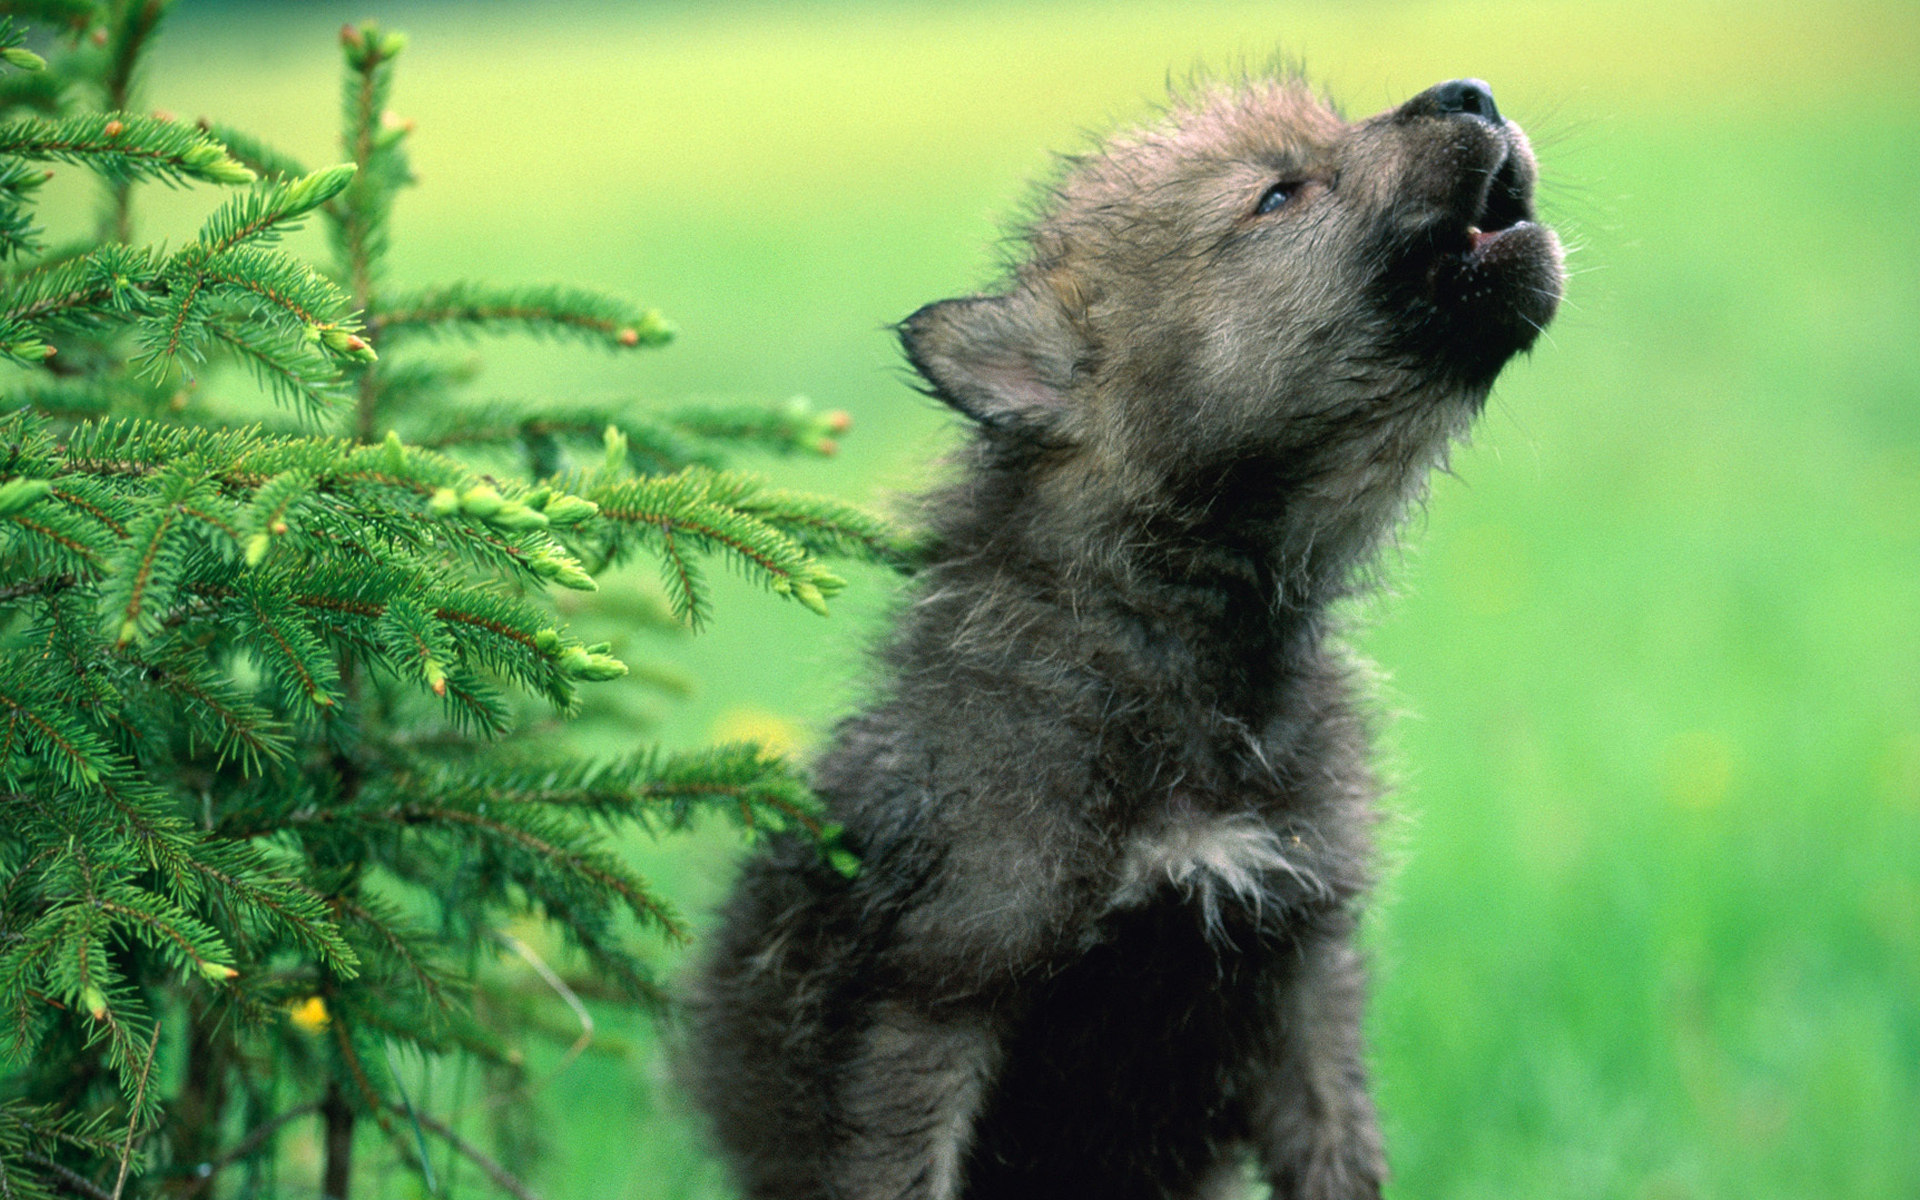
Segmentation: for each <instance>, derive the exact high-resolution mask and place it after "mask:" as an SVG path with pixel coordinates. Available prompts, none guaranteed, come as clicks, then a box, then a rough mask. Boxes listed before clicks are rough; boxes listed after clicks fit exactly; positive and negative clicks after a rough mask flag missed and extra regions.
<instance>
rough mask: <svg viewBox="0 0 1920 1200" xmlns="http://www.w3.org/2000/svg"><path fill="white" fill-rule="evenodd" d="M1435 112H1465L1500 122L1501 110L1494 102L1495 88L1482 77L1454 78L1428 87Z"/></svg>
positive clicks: (1471, 115)
mask: <svg viewBox="0 0 1920 1200" xmlns="http://www.w3.org/2000/svg"><path fill="white" fill-rule="evenodd" d="M1427 95H1428V97H1430V98H1431V99H1432V101H1433V108H1432V111H1433V112H1435V113H1465V114H1466V115H1468V116H1470V117H1479V118H1480V119H1481V120H1483V121H1491V122H1493V123H1494V124H1495V125H1498V124H1500V110H1499V108H1497V107H1495V105H1494V103H1493V89H1492V88H1490V87H1488V86H1487V85H1486V81H1485V80H1481V79H1453V80H1449V81H1447V82H1446V83H1442V84H1439V85H1438V86H1435V87H1432V88H1428V89H1427Z"/></svg>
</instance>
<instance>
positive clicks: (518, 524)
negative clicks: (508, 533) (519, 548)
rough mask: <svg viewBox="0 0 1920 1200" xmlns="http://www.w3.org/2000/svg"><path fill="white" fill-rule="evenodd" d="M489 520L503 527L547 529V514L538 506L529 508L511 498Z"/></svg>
mask: <svg viewBox="0 0 1920 1200" xmlns="http://www.w3.org/2000/svg"><path fill="white" fill-rule="evenodd" d="M487 520H488V521H489V522H490V523H492V524H494V525H498V526H499V527H500V528H502V529H513V530H523V529H545V528H546V527H547V514H545V513H543V512H541V511H540V510H539V509H537V508H528V507H527V506H526V505H524V504H522V503H520V502H519V501H518V500H509V501H507V502H506V503H505V504H502V505H501V506H500V508H499V510H498V511H497V512H495V513H494V514H493V515H492V516H490V517H488V518H487Z"/></svg>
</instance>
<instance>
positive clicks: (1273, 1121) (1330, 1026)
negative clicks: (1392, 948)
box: [1254, 934, 1387, 1200]
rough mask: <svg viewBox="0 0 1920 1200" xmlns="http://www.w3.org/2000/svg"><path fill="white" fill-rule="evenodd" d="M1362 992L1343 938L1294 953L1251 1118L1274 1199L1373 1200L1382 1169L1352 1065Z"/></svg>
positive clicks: (1357, 1055)
mask: <svg viewBox="0 0 1920 1200" xmlns="http://www.w3.org/2000/svg"><path fill="white" fill-rule="evenodd" d="M1363 991H1364V980H1363V978H1362V972H1361V968H1360V961H1359V956H1358V955H1357V954H1355V953H1354V951H1353V948H1352V947H1351V946H1349V945H1347V943H1346V938H1345V935H1344V934H1342V935H1339V936H1332V935H1327V936H1322V937H1320V938H1317V939H1316V940H1314V941H1312V942H1310V943H1309V944H1307V945H1306V946H1305V947H1304V948H1303V958H1302V960H1301V962H1300V965H1299V970H1298V973H1297V974H1296V975H1294V976H1293V978H1292V979H1290V980H1289V981H1288V983H1287V985H1286V990H1285V993H1284V994H1283V996H1282V997H1281V1000H1280V1004H1279V1005H1278V1010H1279V1011H1278V1013H1277V1014H1276V1015H1277V1016H1278V1018H1279V1026H1278V1031H1277V1032H1278V1040H1277V1046H1278V1049H1279V1053H1278V1054H1277V1055H1276V1056H1275V1059H1274V1061H1273V1062H1272V1063H1271V1064H1270V1067H1269V1070H1268V1072H1267V1075H1266V1078H1265V1081H1264V1088H1263V1095H1262V1097H1261V1102H1260V1104H1259V1107H1258V1109H1257V1112H1256V1121H1257V1124H1256V1128H1255V1131H1254V1132H1255V1137H1256V1139H1257V1146H1258V1148H1259V1150H1260V1153H1261V1157H1262V1160H1263V1164H1264V1166H1265V1167H1266V1171H1267V1178H1268V1179H1269V1180H1270V1181H1271V1182H1272V1184H1273V1195H1274V1200H1378V1197H1379V1195H1380V1187H1381V1184H1382V1183H1383V1182H1384V1181H1385V1180H1386V1174H1387V1169H1386V1159H1385V1156H1384V1154H1383V1153H1382V1151H1381V1146H1380V1130H1379V1127H1378V1126H1377V1124H1376V1123H1375V1120H1374V1113H1373V1101H1372V1099H1371V1098H1369V1097H1368V1095H1367V1089H1366V1069H1365V1067H1364V1066H1363V1065H1362V1063H1361V1045H1360V1010H1361V1002H1362V1000H1363V995H1362V993H1363Z"/></svg>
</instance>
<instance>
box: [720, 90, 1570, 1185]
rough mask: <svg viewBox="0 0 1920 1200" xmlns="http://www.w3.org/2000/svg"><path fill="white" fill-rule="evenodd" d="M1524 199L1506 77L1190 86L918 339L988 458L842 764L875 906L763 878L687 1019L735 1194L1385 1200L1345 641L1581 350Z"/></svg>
mask: <svg viewBox="0 0 1920 1200" xmlns="http://www.w3.org/2000/svg"><path fill="white" fill-rule="evenodd" d="M1534 177H1535V168H1534V159H1533V155H1532V154H1531V152H1530V151H1529V149H1528V145H1527V140H1526V138H1525V136H1524V135H1523V134H1522V133H1521V131H1520V129H1519V128H1518V127H1517V126H1515V125H1514V124H1513V123H1511V122H1509V121H1507V120H1505V119H1503V118H1502V117H1501V115H1500V112H1499V109H1498V108H1497V107H1496V106H1495V104H1494V99H1493V95H1492V92H1491V91H1490V90H1489V89H1488V87H1487V85H1485V84H1484V83H1481V82H1480V81H1478V80H1471V79H1462V80H1455V81H1452V82H1449V83H1442V84H1440V85H1438V86H1437V87H1433V88H1430V89H1428V90H1427V91H1424V92H1422V93H1420V94H1419V95H1417V96H1415V97H1414V98H1413V99H1411V100H1408V101H1407V102H1406V103H1405V104H1402V105H1400V106H1399V107H1398V108H1395V109H1392V110H1390V111H1387V112H1384V113H1381V114H1379V115H1378V116H1375V117H1372V118H1370V119H1368V120H1363V121H1359V122H1356V123H1349V122H1347V121H1346V120H1344V119H1342V118H1341V117H1340V116H1338V115H1337V114H1336V113H1334V112H1333V111H1332V110H1331V109H1329V108H1328V107H1326V106H1324V105H1323V104H1321V103H1320V102H1318V101H1317V100H1316V99H1315V98H1314V96H1313V94H1312V92H1311V91H1310V90H1309V89H1308V88H1307V87H1306V86H1305V85H1304V84H1303V83H1301V82H1300V81H1299V80H1298V79H1294V78H1277V79H1262V80H1255V81H1250V82H1244V83H1241V84H1238V85H1234V86H1225V85H1203V86H1200V87H1198V88H1196V89H1195V90H1194V91H1193V92H1192V93H1191V94H1189V95H1188V96H1186V97H1184V98H1183V99H1180V100H1177V101H1176V102H1175V103H1174V105H1173V106H1172V107H1171V109H1170V110H1169V111H1168V112H1167V113H1165V115H1164V116H1163V118H1162V119H1161V120H1159V121H1158V123H1156V124H1153V125H1151V126H1149V127H1147V128H1144V129H1141V130H1139V131H1137V132H1132V133H1127V134H1123V135H1121V136H1119V137H1116V138H1113V139H1112V140H1110V141H1109V142H1108V143H1107V144H1105V145H1104V146H1103V147H1101V148H1100V149H1098V150H1096V151H1095V152H1093V153H1090V154H1088V155H1086V156H1084V157H1082V158H1079V159H1076V160H1070V162H1069V165H1068V169H1067V171H1066V172H1065V174H1064V176H1063V178H1062V179H1061V180H1060V182H1059V183H1058V184H1057V186H1056V187H1055V188H1054V189H1053V190H1052V192H1051V195H1050V196H1049V197H1048V199H1046V200H1045V201H1044V202H1043V204H1042V205H1041V208H1040V211H1039V213H1038V215H1037V217H1036V219H1034V221H1033V222H1032V224H1031V226H1030V228H1028V229H1027V230H1026V232H1025V236H1024V240H1023V242H1022V246H1023V253H1022V255H1021V257H1020V260H1019V261H1018V262H1017V264H1016V265H1014V266H1013V267H1012V269H1011V271H1010V272H1009V274H1008V276H1007V277H1006V279H1005V280H1004V282H1003V285H1002V286H1001V288H1000V289H999V290H997V291H995V292H994V293H993V294H990V295H978V296H968V297H965V298H961V299H954V300H946V301H942V302H940V303H938V304H932V305H929V306H927V307H925V308H923V309H921V310H920V311H918V312H916V313H914V314H913V315H912V316H911V317H909V318H907V320H906V321H905V322H903V323H902V325H901V326H900V338H901V341H902V343H903V344H904V346H905V349H906V354H907V357H908V359H909V360H910V361H911V362H912V364H913V366H914V368H915V369H916V370H917V371H918V372H919V374H920V376H921V377H922V378H923V379H924V381H925V387H926V389H927V391H928V392H929V393H930V394H932V395H934V396H937V397H938V398H939V399H940V400H942V401H944V402H946V403H947V404H949V405H951V406H952V407H953V408H954V409H956V410H958V411H959V412H960V413H961V414H963V415H964V416H965V417H967V418H969V419H970V422H971V434H970V438H969V441H968V443H967V445H966V446H965V448H964V450H963V451H962V453H961V461H960V464H959V467H958V470H957V472H956V478H955V479H954V481H953V482H952V483H951V484H950V485H948V486H946V487H945V488H944V489H943V490H939V491H936V492H934V493H933V494H932V495H930V496H929V497H927V498H926V499H925V501H924V510H923V518H924V520H925V522H926V523H927V525H928V527H929V530H930V542H929V545H930V547H931V548H930V550H929V557H928V560H927V562H926V565H925V567H924V569H922V570H921V571H920V572H919V573H918V575H917V576H916V577H915V579H914V581H913V584H912V589H911V594H910V602H909V603H908V604H907V605H906V606H905V607H904V608H903V611H902V612H901V613H900V615H899V619H898V622H897V627H896V629H895V630H894V632H893V634H892V636H891V638H890V640H889V641H888V642H887V643H886V645H885V647H884V650H883V657H884V663H885V670H884V672H883V674H882V677H881V678H880V680H879V681H878V683H877V685H876V689H875V698H874V699H873V701H872V703H871V705H870V706H869V707H868V708H867V709H866V710H865V711H863V712H861V713H859V714H858V715H857V716H854V717H852V718H851V719H849V720H847V721H846V722H845V723H843V724H842V725H841V726H840V727H839V730H838V732H837V734H836V735H835V737H834V740H833V743H832V746H831V748H830V749H828V750H827V751H826V753H825V755H824V757H822V758H821V759H820V761H819V763H818V766H817V771H816V784H817V787H818V790H819V793H820V795H821V796H822V797H824V798H825V800H826V802H827V804H828V805H829V806H830V809H831V811H832V813H833V816H834V819H835V820H837V821H839V822H841V823H843V824H844V825H845V827H846V830H847V837H848V839H849V842H850V844H851V846H852V847H853V848H854V849H855V851H856V852H857V853H858V854H859V855H860V857H861V858H862V860H863V864H864V865H863V868H862V870H861V871H860V872H859V874H858V875H857V877H854V878H846V877H843V876H842V875H841V874H839V873H837V872H836V871H834V870H832V869H830V868H829V867H827V866H826V865H824V864H823V863H822V862H821V860H820V858H819V856H818V853H817V851H815V850H814V849H812V848H811V847H810V846H808V845H806V844H803V843H802V842H800V841H798V840H795V841H790V842H785V843H780V844H777V845H775V846H774V847H772V848H771V849H770V850H769V851H768V852H767V853H765V854H763V855H761V856H760V857H758V858H757V859H755V860H754V861H752V862H751V863H749V864H748V866H747V867H746V870H745V874H744V877H743V878H742V879H741V881H740V883H739V885H738V888H737V890H736V892H735V894H734V896H733V898H732V900H731V902H730V904H729V905H728V907H727V909H726V912H725V915H724V921H723V924H722V925H721V927H720V928H719V930H718V932H717V933H716V934H715V935H714V937H713V939H712V942H711V946H710V952H709V954H708V956H707V958H706V960H705V963H704V966H703V968H702V970H701V973H700V975H699V977H698V979H697V981H696V985H695V989H694V995H693V997H692V1000H691V1025H692V1036H691V1039H690V1041H691V1050H690V1053H689V1056H688V1057H689V1066H688V1069H687V1074H688V1077H689V1081H690V1082H691V1084H692V1086H693V1088H694V1091H695V1094H696V1096H697V1098H698V1100H699V1102H700V1103H701V1105H702V1106H703V1107H704V1108H705V1109H706V1111H707V1112H708V1113H709V1114H710V1116H711V1117H712V1121H713V1126H714V1129H715V1130H716V1131H717V1138H718V1141H719V1144H720V1146H721V1148H722V1149H723V1151H724V1152H725V1154H726V1155H727V1157H728V1159H729V1160H730V1162H731V1164H732V1166H733V1168H734V1170H735V1172H736V1177H737V1179H738V1182H739V1184H740V1186H741V1188H742V1189H743V1191H744V1192H745V1193H746V1194H747V1195H748V1196H751V1197H756V1198H762V1197H764V1198H772V1197H780V1198H781V1200H881V1198H887V1200H907V1198H912V1200H959V1198H966V1200H1008V1198H1016V1197H1020V1198H1024V1197H1034V1198H1039V1197H1046V1198H1049V1200H1060V1198H1072V1197H1089V1198H1092V1197H1098V1198H1100V1200H1131V1198H1139V1200H1148V1198H1171V1197H1202V1196H1224V1195H1230V1194H1233V1192H1234V1191H1235V1190H1236V1189H1237V1188H1238V1187H1239V1184H1240V1181H1241V1180H1242V1179H1243V1178H1244V1177H1245V1176H1246V1174H1247V1172H1248V1171H1249V1170H1254V1171H1257V1172H1258V1173H1259V1174H1261V1175H1263V1176H1264V1177H1265V1178H1266V1179H1267V1180H1268V1181H1270V1183H1271V1185H1272V1187H1273V1189H1274V1194H1275V1195H1276V1196H1278V1197H1281V1198H1283V1200H1309V1198H1311V1200H1358V1198H1361V1197H1375V1196H1378V1195H1379V1192H1380V1187H1381V1182H1382V1179H1383V1177H1384V1175H1385V1164H1384V1161H1383V1158H1382V1153H1381V1146H1380V1137H1379V1133H1378V1131H1377V1128H1376V1126H1375V1121H1374V1114H1373V1109H1372V1105H1371V1102H1370V1101H1369V1099H1368V1096H1367V1092H1366V1087H1365V1081H1364V1078H1363V1076H1364V1070H1363V1065H1362V1057H1363V1056H1362V1048H1361V1040H1360V1028H1359V1027H1360V1010H1361V998H1362V997H1361V993H1362V980H1361V969H1360V965H1359V963H1358V961H1357V957H1356V954H1355V952H1354V950H1353V949H1352V947H1351V944H1350V941H1351V937H1352V934H1353V930H1354V926H1355V922H1356V919H1357V912H1356V908H1357V904H1358V898H1359V896H1360V895H1361V893H1362V892H1363V890H1364V889H1365V887H1366V886H1367V882H1368V859H1369V827H1370V826H1371V824H1372V822H1373V818H1372V806H1373V804H1374V801H1375V798H1376V795H1377V794H1378V791H1379V788H1378V784H1377V783H1376V781H1375V779H1374V777H1373V775H1372V773H1371V772H1370V771H1369V768H1368V765H1367V762H1368V749H1367V736H1366V730H1365V728H1364V726H1365V722H1364V721H1363V719H1362V717H1361V715H1360V712H1359V710H1358V701H1357V698H1356V692H1357V688H1356V686H1355V683H1354V680H1353V674H1354V668H1353V667H1352V666H1351V665H1350V664H1349V663H1348V662H1347V661H1346V660H1345V659H1344V658H1343V656H1342V654H1341V652H1340V650H1339V648H1338V646H1337V644H1336V643H1335V641H1334V639H1333V637H1332V632H1333V631H1332V629H1331V621H1330V617H1329V605H1331V604H1332V603H1333V602H1334V601H1335V600H1337V599H1339V598H1340V597H1342V596H1344V595H1347V594H1350V593H1351V592H1353V591H1354V590H1355V589H1356V588H1358V587H1361V586H1364V583H1365V580H1366V576H1367V573H1368V569H1369V564H1370V562H1371V560H1372V558H1373V557H1374V553H1375V551H1376V549H1377V548H1378V547H1379V545H1380V544H1381V543H1382V541H1383V540H1385V538H1386V537H1387V536H1388V535H1389V534H1390V533H1391V531H1392V530H1393V528H1394V526H1395V525H1396V523H1397V521H1398V520H1399V518H1400V517H1401V516H1402V515H1403V514H1404V513H1405V512H1406V510H1407V508H1408V507H1409V505H1410V504H1412V503H1415V502H1417V501H1418V499H1419V498H1420V497H1421V496H1422V494H1423V492H1424V489H1425V484H1426V479H1427V476H1428V474H1429V472H1430V471H1431V470H1432V469H1433V468H1434V467H1436V466H1437V465H1440V464H1441V463H1442V461H1443V460H1444V459H1445V457H1446V454H1447V451H1448V447H1449V445H1450V443H1451V442H1452V441H1453V440H1454V439H1455V438H1456V437H1458V436H1460V435H1461V434H1463V433H1464V432H1465V431H1466V429H1467V428H1468V426H1469V425H1470V424H1471V422H1472V421H1473V419H1474V417H1475V416H1476V415H1477V414H1478V413H1479V411H1480V409H1481V407H1482V405H1483V403H1484V402H1485V400H1486V397H1487V393H1488V389H1489V388H1490V387H1491V386H1492V384H1493V380H1494V376H1495V375H1497V374H1498V373H1499V371H1500V369H1501V367H1502V366H1503V365H1504V364H1505V363H1506V362H1507V360H1508V359H1509V358H1511V357H1512V356H1513V355H1514V354H1515V353H1517V352H1519V351H1521V350H1524V349H1526V348H1528V347H1529V346H1530V345H1531V344H1532V342H1533V340H1534V337H1535V335H1536V334H1537V333H1539V331H1540V330H1541V328H1542V326H1544V325H1545V324H1546V323H1547V321H1548V320H1549V319H1550V318H1551V317H1552V316H1553V313H1554V310H1555V307H1556V306H1557V304H1558V302H1559V299H1560V295H1561V290H1562V281H1563V270H1562V258H1561V251H1560V246H1559V242H1558V241H1557V240H1556V238H1555V236H1554V234H1553V233H1552V232H1551V231H1550V230H1548V229H1546V228H1545V227H1543V226H1542V225H1540V224H1538V223H1536V222H1535V221H1534V219H1533V190H1534ZM1250 1164H1251V1165H1250Z"/></svg>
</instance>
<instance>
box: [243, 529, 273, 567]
mask: <svg viewBox="0 0 1920 1200" xmlns="http://www.w3.org/2000/svg"><path fill="white" fill-rule="evenodd" d="M272 548H273V539H272V538H270V537H268V536H267V535H266V534H264V533H256V534H254V535H253V536H252V537H250V538H248V539H247V553H246V559H247V565H248V566H250V567H257V566H259V565H260V560H261V559H263V558H265V557H266V556H267V551H268V550H271V549H272Z"/></svg>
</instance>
